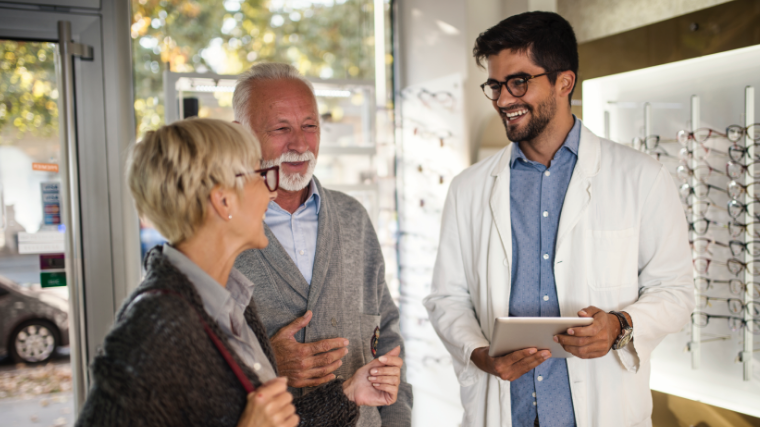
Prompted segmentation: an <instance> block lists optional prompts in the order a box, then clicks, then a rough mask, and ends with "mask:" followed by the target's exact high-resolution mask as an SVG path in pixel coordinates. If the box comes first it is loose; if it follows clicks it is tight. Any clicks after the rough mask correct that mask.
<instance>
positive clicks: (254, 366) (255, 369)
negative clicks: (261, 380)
mask: <svg viewBox="0 0 760 427" xmlns="http://www.w3.org/2000/svg"><path fill="white" fill-rule="evenodd" d="M259 369H261V363H254V364H253V370H254V371H258V370H259Z"/></svg>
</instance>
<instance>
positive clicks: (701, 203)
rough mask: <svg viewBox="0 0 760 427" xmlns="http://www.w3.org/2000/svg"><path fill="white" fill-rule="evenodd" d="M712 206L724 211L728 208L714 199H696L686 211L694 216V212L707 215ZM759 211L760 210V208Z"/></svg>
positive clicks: (687, 206)
mask: <svg viewBox="0 0 760 427" xmlns="http://www.w3.org/2000/svg"><path fill="white" fill-rule="evenodd" d="M759 203H760V202H759ZM710 206H712V207H714V208H716V209H720V210H722V211H725V210H726V209H725V208H722V207H720V206H718V205H716V204H715V202H713V201H712V200H696V201H694V202H692V203H689V204H687V205H686V212H687V213H688V214H689V216H692V215H694V214H696V215H697V216H705V215H707V211H708V210H709V209H710ZM758 212H760V210H759V211H758Z"/></svg>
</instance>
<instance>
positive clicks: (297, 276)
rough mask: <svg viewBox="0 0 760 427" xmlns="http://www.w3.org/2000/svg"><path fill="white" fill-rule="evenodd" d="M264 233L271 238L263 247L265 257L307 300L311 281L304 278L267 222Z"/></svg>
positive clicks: (262, 251)
mask: <svg viewBox="0 0 760 427" xmlns="http://www.w3.org/2000/svg"><path fill="white" fill-rule="evenodd" d="M264 234H266V236H267V239H269V245H267V247H266V248H264V249H261V253H262V254H263V255H264V258H265V259H266V260H267V262H268V263H269V265H270V266H271V267H272V268H273V269H274V271H276V272H277V274H279V275H280V276H281V277H282V278H283V280H285V282H286V283H287V284H288V285H290V287H291V288H293V289H294V290H295V291H296V292H298V294H299V295H301V296H302V297H303V299H304V300H307V299H308V298H309V283H308V282H306V279H304V277H303V275H302V274H301V271H300V270H299V269H298V266H296V263H295V262H293V259H291V258H290V255H288V252H287V251H285V248H283V247H282V244H280V241H279V240H277V237H275V235H274V233H272V230H271V229H270V228H269V227H268V226H267V225H266V224H264Z"/></svg>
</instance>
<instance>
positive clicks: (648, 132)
mask: <svg viewBox="0 0 760 427" xmlns="http://www.w3.org/2000/svg"><path fill="white" fill-rule="evenodd" d="M650 136H652V104H650V103H648V102H645V103H644V146H645V148H647V149H649V147H646V145H647V139H648V138H649V137H650Z"/></svg>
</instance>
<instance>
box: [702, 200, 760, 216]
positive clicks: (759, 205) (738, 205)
mask: <svg viewBox="0 0 760 427" xmlns="http://www.w3.org/2000/svg"><path fill="white" fill-rule="evenodd" d="M751 205H754V208H755V209H754V210H753V211H754V212H755V213H754V215H753V216H754V217H755V218H757V219H760V200H753V201H751V202H749V203H747V204H744V203H742V202H740V201H739V200H731V201H730V202H728V214H729V215H731V218H733V219H739V216H741V215H742V214H743V213H745V212H749V207H750V206H751ZM702 216H704V215H702Z"/></svg>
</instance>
